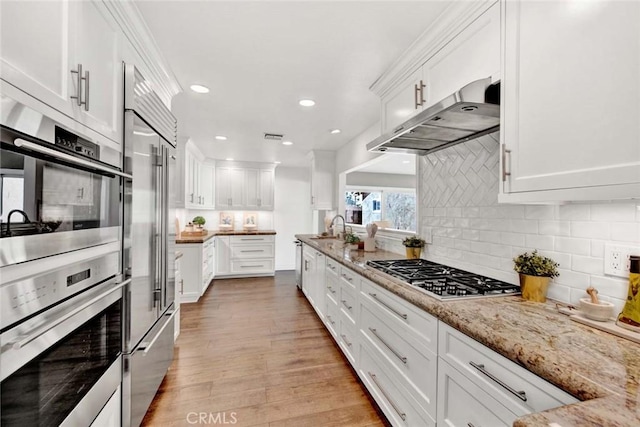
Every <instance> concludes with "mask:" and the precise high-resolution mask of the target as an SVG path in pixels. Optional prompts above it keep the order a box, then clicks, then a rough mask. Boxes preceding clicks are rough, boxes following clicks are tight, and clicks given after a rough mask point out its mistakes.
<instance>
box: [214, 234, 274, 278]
mask: <svg viewBox="0 0 640 427" xmlns="http://www.w3.org/2000/svg"><path fill="white" fill-rule="evenodd" d="M225 237H226V236H225ZM228 239H229V240H228V242H229V246H228V251H225V252H226V253H225V254H224V259H220V258H218V259H217V262H218V263H219V264H222V263H223V262H224V263H227V262H228V263H229V264H228V265H229V267H228V268H227V267H226V266H224V267H222V266H221V268H220V271H219V272H218V273H217V274H216V276H226V277H251V276H273V275H274V274H275V239H274V236H273V235H264V236H262V235H260V236H257V235H256V236H252V235H238V236H228ZM227 255H228V256H227ZM223 270H224V271H227V273H223V272H222V271H223Z"/></svg>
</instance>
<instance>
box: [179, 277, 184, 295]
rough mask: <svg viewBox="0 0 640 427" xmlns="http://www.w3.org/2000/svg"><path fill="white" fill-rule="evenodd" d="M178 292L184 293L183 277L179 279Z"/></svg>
mask: <svg viewBox="0 0 640 427" xmlns="http://www.w3.org/2000/svg"><path fill="white" fill-rule="evenodd" d="M180 293H181V294H184V279H180Z"/></svg>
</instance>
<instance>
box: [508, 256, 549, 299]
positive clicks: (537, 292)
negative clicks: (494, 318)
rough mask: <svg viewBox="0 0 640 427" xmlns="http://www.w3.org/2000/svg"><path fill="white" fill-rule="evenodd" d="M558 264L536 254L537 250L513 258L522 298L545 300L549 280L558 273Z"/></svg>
mask: <svg viewBox="0 0 640 427" xmlns="http://www.w3.org/2000/svg"><path fill="white" fill-rule="evenodd" d="M558 267H559V264H558V263H557V262H555V261H554V260H552V259H551V258H547V257H545V256H542V255H540V254H538V251H537V250H534V251H533V252H531V253H528V252H525V253H523V254H521V255H518V256H517V257H516V258H514V259H513V269H514V270H515V271H516V272H517V273H518V274H519V276H520V290H521V291H522V298H524V299H526V300H530V301H537V302H545V301H546V300H547V288H548V286H549V281H550V280H551V279H552V278H554V277H557V276H559V275H560V273H558Z"/></svg>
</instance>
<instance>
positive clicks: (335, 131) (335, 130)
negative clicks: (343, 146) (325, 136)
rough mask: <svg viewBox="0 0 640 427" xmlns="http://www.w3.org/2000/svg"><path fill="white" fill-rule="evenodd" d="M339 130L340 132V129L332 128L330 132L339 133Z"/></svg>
mask: <svg viewBox="0 0 640 427" xmlns="http://www.w3.org/2000/svg"><path fill="white" fill-rule="evenodd" d="M340 132H341V130H340V129H333V130H332V131H331V133H334V134H335V133H340Z"/></svg>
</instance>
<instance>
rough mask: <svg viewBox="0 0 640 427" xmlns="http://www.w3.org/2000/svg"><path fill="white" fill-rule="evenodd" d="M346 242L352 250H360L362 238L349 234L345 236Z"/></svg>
mask: <svg viewBox="0 0 640 427" xmlns="http://www.w3.org/2000/svg"><path fill="white" fill-rule="evenodd" d="M344 242H345V243H347V244H348V245H349V246H350V248H351V249H358V245H359V244H360V237H358V235H357V234H355V233H347V234H345V235H344ZM363 243H364V242H363Z"/></svg>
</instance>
